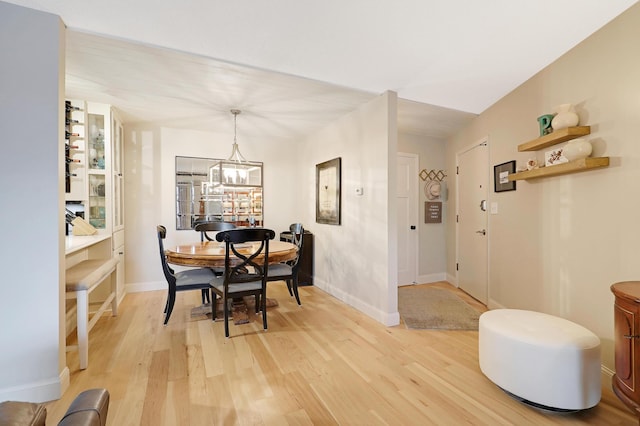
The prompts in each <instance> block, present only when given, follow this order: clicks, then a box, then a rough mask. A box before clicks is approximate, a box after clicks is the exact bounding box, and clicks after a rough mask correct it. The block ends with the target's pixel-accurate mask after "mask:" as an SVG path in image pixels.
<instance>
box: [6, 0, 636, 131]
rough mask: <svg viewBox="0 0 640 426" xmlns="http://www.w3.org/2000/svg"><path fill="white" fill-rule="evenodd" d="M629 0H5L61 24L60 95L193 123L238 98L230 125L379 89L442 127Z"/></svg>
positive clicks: (405, 125) (348, 104)
mask: <svg viewBox="0 0 640 426" xmlns="http://www.w3.org/2000/svg"><path fill="white" fill-rule="evenodd" d="M636 2H637V0H616V1H602V0H536V1H524V0H523V1H516V0H485V1H477V0H398V1H393V2H392V1H390V0H324V1H311V0H269V1H255V0H253V1H252V0H235V1H223V0H182V1H181V2H168V1H165V0H109V1H105V0H101V1H97V0H64V1H63V0H12V1H9V3H14V4H18V5H22V6H26V7H31V8H34V9H39V10H43V11H47V12H51V13H55V14H57V15H59V16H60V17H61V18H62V20H63V22H64V23H65V24H66V25H67V27H68V29H69V31H68V32H67V96H68V97H77V98H84V99H90V100H95V101H99V102H108V103H111V104H113V105H115V106H117V107H118V108H119V109H120V110H121V111H123V112H124V113H125V121H154V122H157V123H158V124H162V125H170V126H179V127H188V128H192V129H202V130H212V129H221V128H223V130H228V129H229V128H232V126H233V124H232V123H233V120H232V116H231V114H230V113H229V109H231V108H240V109H242V110H243V114H242V115H241V116H240V117H239V118H238V134H239V136H240V135H241V134H242V133H241V132H242V131H247V132H249V131H250V130H249V129H251V131H252V132H255V134H256V135H257V134H262V135H269V136H270V137H275V138H299V137H300V136H301V135H304V134H305V133H307V132H309V131H313V130H315V129H317V128H319V127H321V126H323V125H324V124H326V123H328V122H330V121H333V120H335V119H336V118H337V117H339V116H341V115H343V114H344V113H346V112H348V111H351V110H353V109H354V108H356V107H357V106H358V105H360V104H362V103H363V102H366V101H367V100H370V99H372V98H373V97H375V96H378V95H379V94H381V93H383V92H384V91H386V90H393V91H396V92H397V93H398V95H399V97H400V98H402V101H401V102H400V105H399V118H398V125H399V127H400V129H401V130H403V131H407V132H411V133H416V134H428V135H431V136H435V137H442V138H444V137H447V136H448V135H450V134H451V133H452V132H455V131H456V130H457V129H458V128H460V127H461V126H463V125H464V124H465V123H467V122H468V120H469V119H470V118H471V117H473V116H474V115H475V114H478V113H480V112H482V111H484V110H485V109H486V108H487V107H489V106H491V105H492V104H493V103H494V102H495V101H497V100H498V99H500V98H501V97H503V96H504V95H506V94H507V93H509V92H510V91H511V90H513V89H514V88H516V87H517V86H518V85H520V84H522V83H523V82H524V81H526V80H527V79H528V78H530V77H531V76H533V75H534V74H535V73H536V72H538V71H539V70H541V69H542V68H544V67H545V66H547V65H548V64H550V63H551V62H553V61H554V60H555V59H557V58H558V57H559V56H561V55H562V54H563V53H565V52H566V51H568V50H569V49H571V48H572V47H573V46H575V45H576V44H577V43H579V42H580V41H582V40H583V39H585V38H586V37H588V36H589V35H590V34H592V33H593V32H595V31H596V30H597V29H599V28H600V27H602V26H603V25H604V24H606V23H607V22H609V21H610V20H611V19H613V18H614V17H615V16H617V15H619V14H620V13H622V12H623V11H624V10H626V9H627V8H628V7H630V6H631V5H632V4H634V3H636ZM241 119H242V120H244V121H241ZM240 123H242V125H241V124H240Z"/></svg>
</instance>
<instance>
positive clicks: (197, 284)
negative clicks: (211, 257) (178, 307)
mask: <svg viewBox="0 0 640 426" xmlns="http://www.w3.org/2000/svg"><path fill="white" fill-rule="evenodd" d="M156 230H157V231H158V245H159V246H160V260H161V262H162V271H163V272H164V277H165V278H166V279H167V284H168V285H169V287H168V292H167V303H166V304H165V307H164V313H165V316H164V325H167V322H169V317H171V312H172V311H173V305H175V303H176V293H177V292H178V291H187V290H202V291H203V292H205V291H206V292H207V293H208V292H209V291H210V289H211V284H210V281H211V280H212V279H213V278H215V274H214V273H213V271H212V270H211V269H209V268H195V269H188V270H186V271H181V272H175V271H174V270H173V269H172V268H171V267H170V266H169V264H168V263H167V258H166V256H165V254H164V243H163V240H164V239H165V238H166V236H167V228H165V227H164V226H162V225H158V226H157V227H156ZM211 311H212V313H213V316H214V317H215V314H216V305H215V303H213V304H212V305H211Z"/></svg>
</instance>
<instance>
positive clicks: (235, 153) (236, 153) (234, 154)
mask: <svg viewBox="0 0 640 426" xmlns="http://www.w3.org/2000/svg"><path fill="white" fill-rule="evenodd" d="M241 112H242V111H240V110H239V109H232V110H231V114H233V149H232V151H231V156H230V157H229V159H228V161H233V162H234V163H246V162H247V160H246V159H245V158H244V156H243V155H242V154H241V153H240V148H238V140H237V138H238V114H240V113H241Z"/></svg>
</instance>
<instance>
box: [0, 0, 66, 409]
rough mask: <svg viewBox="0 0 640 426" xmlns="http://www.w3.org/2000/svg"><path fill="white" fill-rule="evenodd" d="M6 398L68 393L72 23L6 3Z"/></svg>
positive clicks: (1, 185)
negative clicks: (67, 105)
mask: <svg viewBox="0 0 640 426" xmlns="http://www.w3.org/2000/svg"><path fill="white" fill-rule="evenodd" d="M0 58H2V59H1V60H0V76H2V78H0V129H2V139H1V142H0V144H1V145H2V158H3V163H2V167H0V194H2V208H1V209H0V223H1V224H2V225H0V226H1V227H2V237H3V239H4V241H5V243H4V244H3V246H2V248H1V249H0V270H2V275H3V276H2V280H0V287H1V288H2V300H3V303H2V305H3V308H2V309H0V324H2V326H1V330H2V331H1V332H0V333H1V334H0V345H1V346H2V350H0V366H2V368H1V369H0V401H4V400H7V399H14V400H31V401H38V402H41V401H47V400H52V399H56V398H59V397H60V395H61V387H62V381H63V379H61V376H63V375H64V374H65V373H64V371H66V366H65V353H64V335H63V334H64V331H63V330H61V329H60V324H61V323H62V324H64V321H63V318H64V308H63V306H64V295H63V287H62V286H61V284H60V283H61V282H62V281H63V279H64V228H63V223H64V221H63V212H64V210H63V207H64V204H63V200H64V197H61V196H60V194H62V193H64V186H63V185H64V180H63V179H64V176H63V173H64V168H63V167H62V164H63V162H64V160H63V156H64V147H63V145H62V143H63V139H64V135H63V133H62V132H63V131H64V126H63V125H62V123H63V122H64V115H63V114H64V107H63V105H64V98H63V93H64V26H63V24H62V22H61V21H60V19H59V18H58V17H57V16H55V15H51V14H47V13H43V12H38V11H34V10H31V9H26V8H23V7H18V6H14V5H11V4H8V3H2V2H0Z"/></svg>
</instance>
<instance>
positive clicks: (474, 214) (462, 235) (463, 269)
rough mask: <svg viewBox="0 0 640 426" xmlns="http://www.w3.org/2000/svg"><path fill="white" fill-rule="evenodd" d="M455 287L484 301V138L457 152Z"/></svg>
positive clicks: (486, 180)
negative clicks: (456, 280)
mask: <svg viewBox="0 0 640 426" xmlns="http://www.w3.org/2000/svg"><path fill="white" fill-rule="evenodd" d="M457 176H458V203H457V205H458V212H457V230H458V232H457V235H458V245H457V247H458V258H457V270H458V272H457V279H458V286H459V287H460V288H461V289H462V290H464V291H465V292H467V293H468V294H469V295H471V296H472V297H473V298H475V299H477V300H479V301H480V302H482V303H484V304H485V305H486V304H487V293H488V291H487V282H488V273H487V271H488V254H487V252H488V244H487V242H488V238H487V204H488V202H487V196H488V186H489V149H488V146H487V141H486V140H483V141H482V142H480V143H479V144H477V145H475V146H473V147H472V148H470V149H468V150H466V151H464V152H462V153H459V154H458V175H457Z"/></svg>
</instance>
